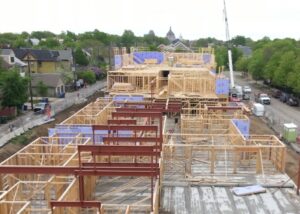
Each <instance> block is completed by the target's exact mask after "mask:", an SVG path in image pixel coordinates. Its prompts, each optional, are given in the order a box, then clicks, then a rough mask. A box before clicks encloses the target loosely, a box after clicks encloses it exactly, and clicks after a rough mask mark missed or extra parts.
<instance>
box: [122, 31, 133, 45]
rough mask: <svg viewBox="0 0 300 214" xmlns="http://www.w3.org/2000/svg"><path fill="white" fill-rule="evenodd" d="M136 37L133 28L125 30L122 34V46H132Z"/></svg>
mask: <svg viewBox="0 0 300 214" xmlns="http://www.w3.org/2000/svg"><path fill="white" fill-rule="evenodd" d="M135 40H136V37H135V35H134V33H133V32H132V31H131V30H125V31H124V33H123V35H122V36H121V42H122V46H124V47H127V48H130V47H131V46H133V45H134V44H135Z"/></svg>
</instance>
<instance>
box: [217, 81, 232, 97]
mask: <svg viewBox="0 0 300 214" xmlns="http://www.w3.org/2000/svg"><path fill="white" fill-rule="evenodd" d="M216 94H217V95H228V94H229V79H225V78H217V79H216Z"/></svg>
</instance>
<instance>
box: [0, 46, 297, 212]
mask: <svg viewBox="0 0 300 214" xmlns="http://www.w3.org/2000/svg"><path fill="white" fill-rule="evenodd" d="M114 54H115V55H114V64H115V69H114V70H113V71H109V73H108V77H107V90H108V92H109V95H108V96H106V97H103V98H99V99H97V100H96V101H95V102H92V103H90V104H88V105H86V106H85V107H84V108H82V109H81V110H79V111H78V112H76V113H75V114H74V115H72V116H71V117H69V118H68V119H66V120H65V121H63V122H62V123H60V124H57V125H56V126H55V127H53V128H51V129H49V131H48V132H49V133H48V136H45V137H40V138H38V139H36V140H34V141H33V142H31V143H29V144H28V145H27V146H26V147H24V148H23V149H21V150H20V151H19V152H17V153H16V154H14V155H13V156H11V157H10V158H8V159H7V160H5V161H3V162H2V163H1V164H0V174H1V177H0V213H41V214H43V213H45V214H46V213H47V214H49V213H59V214H62V213H101V214H104V213H126V214H128V213H139V214H140V213H180V214H181V213H195V214H196V213H197V214H198V213H299V210H300V203H299V202H300V197H299V196H297V194H296V188H295V184H294V183H293V181H292V180H291V179H289V177H288V176H287V175H286V174H285V154H286V146H285V145H284V144H283V143H282V142H281V141H280V140H279V139H278V138H277V137H276V136H271V135H251V134H250V133H249V128H250V120H249V118H248V114H249V109H248V108H247V107H246V106H244V105H243V104H241V103H231V102H228V92H229V80H228V79H227V78H226V77H225V76H223V75H222V74H216V72H215V60H214V53H213V50H212V49H203V50H201V51H200V52H199V53H160V52H147V51H139V50H134V49H132V50H131V53H126V50H125V49H122V50H121V51H119V50H118V49H115V50H114ZM253 185H258V186H253ZM249 186H251V188H252V189H251V188H249ZM236 187H244V188H241V189H238V190H239V191H240V193H237V192H238V191H234V190H235V188H236ZM249 189H250V193H251V194H249ZM247 191H248V192H247ZM259 192H262V193H259ZM254 193H259V194H254Z"/></svg>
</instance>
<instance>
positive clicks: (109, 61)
mask: <svg viewBox="0 0 300 214" xmlns="http://www.w3.org/2000/svg"><path fill="white" fill-rule="evenodd" d="M111 46H112V42H110V43H109V46H108V63H109V70H110V71H111V70H112V63H111V57H112V56H111Z"/></svg>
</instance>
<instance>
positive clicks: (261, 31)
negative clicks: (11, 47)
mask: <svg viewBox="0 0 300 214" xmlns="http://www.w3.org/2000/svg"><path fill="white" fill-rule="evenodd" d="M226 5H227V14H228V21H229V31H230V36H231V37H234V36H236V35H243V36H246V37H250V38H252V39H254V40H257V39H261V38H263V37H264V36H268V37H270V38H272V39H274V38H286V37H292V38H295V39H300V28H299V26H300V0H226ZM0 8H1V9H0V20H1V21H0V32H1V33H3V32H14V33H20V32H22V31H27V32H31V31H38V30H47V31H51V32H54V33H61V32H62V31H67V30H69V31H72V32H75V33H83V32H86V31H93V30H95V29H98V30H99V31H103V32H106V33H110V34H118V35H121V34H122V33H123V32H124V30H125V29H129V30H132V31H133V32H134V33H135V35H137V36H143V35H144V34H146V33H148V32H149V30H153V31H154V32H155V34H156V35H158V36H165V35H166V33H167V31H168V30H169V28H170V26H171V27H172V30H173V32H174V33H175V35H176V37H179V35H180V34H181V35H182V37H183V38H184V39H190V40H194V39H199V38H206V37H215V38H217V39H222V40H225V24H224V14H223V0H184V1H183V0H151V1H149V0H147V1H146V0H106V1H105V0H26V1H25V0H4V1H1V4H0Z"/></svg>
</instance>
